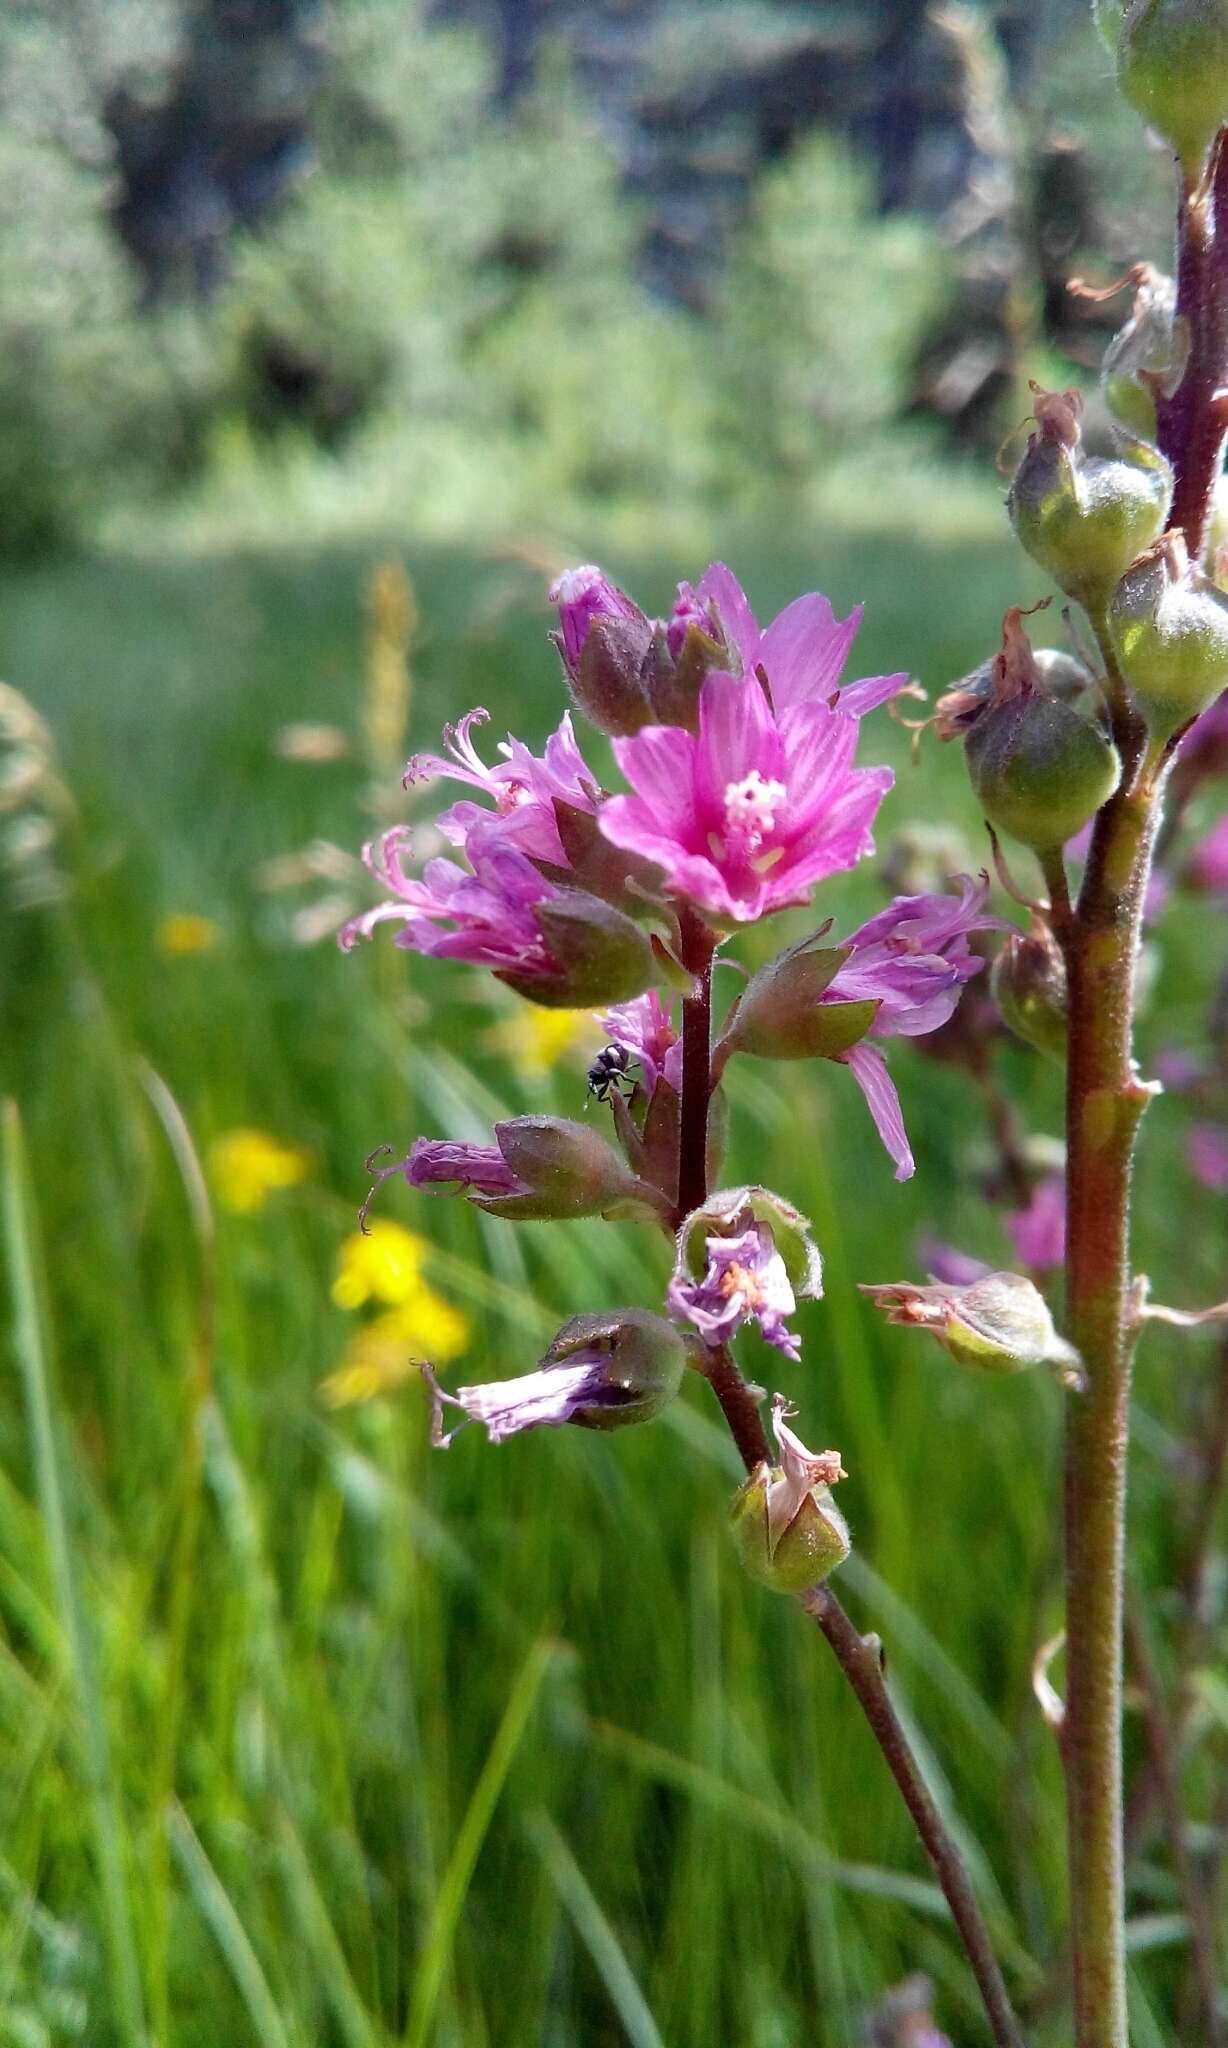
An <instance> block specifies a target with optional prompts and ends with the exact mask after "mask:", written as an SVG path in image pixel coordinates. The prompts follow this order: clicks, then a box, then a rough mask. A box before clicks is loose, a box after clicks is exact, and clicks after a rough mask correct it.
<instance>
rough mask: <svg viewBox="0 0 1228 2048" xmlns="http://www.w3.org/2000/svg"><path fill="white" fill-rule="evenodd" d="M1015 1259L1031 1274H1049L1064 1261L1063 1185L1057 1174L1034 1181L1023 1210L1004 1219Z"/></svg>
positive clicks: (1064, 1188)
mask: <svg viewBox="0 0 1228 2048" xmlns="http://www.w3.org/2000/svg"><path fill="white" fill-rule="evenodd" d="M1006 1227H1007V1230H1008V1231H1009V1232H1010V1237H1011V1243H1012V1244H1013V1245H1014V1247H1015V1257H1016V1258H1017V1259H1018V1261H1019V1263H1020V1265H1021V1266H1026V1267H1027V1268H1028V1269H1029V1271H1030V1272H1033V1273H1048V1272H1052V1271H1053V1270H1054V1269H1055V1268H1056V1267H1058V1266H1060V1265H1061V1264H1062V1263H1063V1261H1064V1259H1065V1257H1066V1183H1065V1181H1064V1179H1063V1177H1062V1175H1061V1174H1060V1173H1050V1174H1046V1175H1045V1178H1044V1179H1043V1180H1040V1181H1037V1183H1036V1186H1035V1187H1034V1188H1033V1190H1032V1198H1031V1200H1030V1202H1029V1203H1028V1206H1027V1208H1026V1209H1015V1210H1013V1211H1012V1212H1011V1214H1010V1215H1008V1216H1007V1218H1006Z"/></svg>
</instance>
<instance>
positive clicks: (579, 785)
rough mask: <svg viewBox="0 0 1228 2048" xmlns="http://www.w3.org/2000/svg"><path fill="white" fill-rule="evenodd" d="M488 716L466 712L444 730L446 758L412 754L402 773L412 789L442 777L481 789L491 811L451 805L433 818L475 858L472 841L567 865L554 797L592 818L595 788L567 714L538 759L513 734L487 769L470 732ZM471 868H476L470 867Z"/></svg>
mask: <svg viewBox="0 0 1228 2048" xmlns="http://www.w3.org/2000/svg"><path fill="white" fill-rule="evenodd" d="M489 716H490V714H489V712H487V711H483V710H482V709H481V707H480V706H479V708H478V709H477V710H474V711H467V712H466V713H465V716H464V717H463V718H461V719H459V720H458V721H457V723H456V724H455V725H446V726H445V727H444V731H443V741H444V746H445V748H446V750H447V751H446V754H415V755H414V756H413V758H412V760H411V761H410V762H409V764H408V766H407V767H406V770H405V780H406V782H407V783H409V782H425V781H431V780H433V779H434V778H436V777H438V776H446V777H448V778H449V779H450V780H451V781H453V782H467V783H468V784H469V785H470V787H471V788H473V789H478V790H481V792H482V794H483V795H484V796H485V797H487V798H488V799H489V800H490V802H491V803H492V804H493V806H494V809H493V810H487V809H486V808H485V807H484V806H483V805H481V804H475V803H472V802H470V801H467V800H462V801H461V802H460V803H457V804H453V805H452V806H451V808H450V809H449V810H446V811H444V812H443V813H442V814H441V815H440V817H439V818H438V819H437V821H436V822H437V824H438V826H439V829H440V831H441V832H442V833H443V835H444V837H445V838H446V839H447V840H449V841H450V842H451V844H452V845H453V846H461V847H464V848H465V850H466V852H467V853H469V855H470V858H471V859H472V857H473V845H472V844H471V841H474V837H475V834H476V835H477V837H476V845H477V846H478V848H479V849H480V848H481V847H483V846H488V845H490V844H492V843H493V841H494V840H495V839H498V840H499V841H500V842H501V843H503V844H504V845H508V846H514V847H515V848H516V849H517V850H518V851H519V852H521V853H524V854H527V855H528V856H529V857H530V858H531V859H533V860H544V861H550V862H552V863H553V864H554V865H555V866H557V867H566V866H567V865H568V861H567V856H566V854H565V853H564V851H563V845H562V841H561V840H560V838H559V830H558V824H557V822H556V819H555V811H554V805H555V800H556V798H557V799H559V800H561V801H562V802H563V803H567V804H570V805H571V806H572V807H573V808H574V809H576V810H580V811H592V810H593V809H594V806H595V796H596V785H595V783H594V781H593V777H592V774H591V773H590V771H589V768H588V766H587V765H586V763H585V760H584V756H583V755H582V754H581V752H580V749H579V746H578V745H577V743H576V736H575V732H574V730H573V728H572V723H571V714H570V712H565V713H564V715H563V718H562V721H561V723H560V725H559V727H558V730H557V732H554V733H552V734H551V736H550V738H549V739H548V740H547V741H546V746H545V751H544V752H543V753H542V754H541V755H540V756H538V755H537V754H534V753H532V752H530V750H529V748H528V747H526V745H525V744H524V741H523V740H518V739H515V738H514V737H513V736H512V735H511V734H509V735H508V737H507V739H505V740H501V741H500V742H499V752H500V754H501V755H502V756H503V759H502V760H500V761H496V762H494V763H493V764H492V765H490V766H488V765H487V763H486V762H485V761H483V760H482V758H481V756H480V754H479V753H478V751H477V748H476V746H475V745H474V742H473V728H474V726H475V725H481V724H484V723H485V721H486V720H487V719H488V718H489ZM475 865H476V863H475Z"/></svg>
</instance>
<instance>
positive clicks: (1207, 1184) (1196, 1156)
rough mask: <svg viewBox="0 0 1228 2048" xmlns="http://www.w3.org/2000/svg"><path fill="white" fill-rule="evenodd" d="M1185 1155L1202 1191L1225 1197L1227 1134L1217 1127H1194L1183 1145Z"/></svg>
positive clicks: (1216, 1125)
mask: <svg viewBox="0 0 1228 2048" xmlns="http://www.w3.org/2000/svg"><path fill="white" fill-rule="evenodd" d="M1185 1156H1186V1161H1187V1163H1188V1165H1189V1169H1190V1172H1191V1173H1192V1174H1193V1176H1194V1178H1195V1180H1197V1181H1201V1183H1202V1185H1203V1187H1204V1188H1207V1189H1209V1190H1210V1192H1211V1193H1212V1194H1213V1195H1222V1194H1228V1131H1225V1130H1223V1128H1222V1127H1221V1126H1220V1125H1219V1124H1208V1123H1199V1124H1195V1125H1194V1126H1193V1128H1192V1129H1191V1131H1190V1134H1189V1137H1188V1138H1187V1139H1186V1142H1185Z"/></svg>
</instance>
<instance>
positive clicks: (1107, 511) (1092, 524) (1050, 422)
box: [1006, 389, 1173, 612]
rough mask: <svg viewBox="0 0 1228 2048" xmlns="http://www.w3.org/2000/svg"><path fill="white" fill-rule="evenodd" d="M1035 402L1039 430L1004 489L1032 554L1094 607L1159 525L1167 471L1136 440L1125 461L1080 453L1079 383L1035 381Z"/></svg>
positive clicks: (1167, 492)
mask: <svg viewBox="0 0 1228 2048" xmlns="http://www.w3.org/2000/svg"><path fill="white" fill-rule="evenodd" d="M1034 407H1035V412H1036V430H1035V432H1034V433H1033V434H1031V435H1030V437H1029V439H1028V446H1027V452H1026V453H1025V455H1024V458H1023V461H1022V462H1021V463H1020V465H1019V468H1018V470H1017V471H1016V474H1015V480H1014V482H1013V483H1012V485H1011V487H1010V491H1009V493H1008V494H1007V500H1006V502H1007V509H1008V510H1009V512H1010V516H1011V523H1012V525H1013V526H1014V529H1015V532H1016V533H1017V535H1018V536H1019V539H1020V541H1021V543H1022V545H1023V546H1024V547H1025V548H1026V549H1027V551H1028V553H1029V554H1030V555H1031V557H1032V559H1033V560H1034V561H1036V562H1039V563H1040V565H1041V567H1042V569H1045V570H1047V572H1048V573H1049V575H1050V576H1052V577H1053V579H1054V581H1055V582H1056V583H1057V584H1058V585H1059V586H1060V588H1061V589H1062V590H1064V591H1065V592H1066V594H1067V595H1068V596H1069V597H1073V598H1077V600H1078V602H1079V603H1080V604H1081V605H1083V606H1085V607H1086V609H1087V610H1089V611H1092V612H1095V611H1098V610H1099V609H1100V608H1101V607H1103V605H1104V604H1105V603H1106V602H1107V600H1108V597H1109V594H1110V592H1111V591H1112V589H1113V586H1114V584H1115V583H1116V582H1117V579H1118V577H1119V576H1120V575H1121V573H1122V571H1123V570H1124V569H1125V568H1126V567H1127V565H1128V564H1129V563H1130V562H1132V561H1133V560H1134V557H1135V556H1136V555H1137V554H1138V552H1139V550H1140V549H1141V548H1145V547H1148V546H1150V544H1151V542H1152V541H1153V540H1154V539H1155V537H1156V535H1157V534H1158V533H1159V531H1160V529H1161V527H1162V526H1163V524H1164V521H1165V518H1166V517H1167V514H1168V507H1169V502H1170V500H1171V497H1172V484H1173V478H1172V471H1171V469H1170V468H1169V465H1168V464H1167V462H1165V460H1164V458H1163V456H1161V455H1159V454H1158V453H1157V452H1156V450H1155V449H1154V448H1149V447H1147V445H1146V444H1145V443H1144V442H1141V441H1137V442H1131V443H1130V450H1131V459H1130V460H1128V461H1124V460H1117V459H1110V458H1108V457H1104V456H1094V455H1085V454H1084V452H1083V446H1082V440H1083V435H1082V428H1081V425H1080V419H1081V415H1082V410H1083V401H1082V399H1081V398H1080V396H1079V394H1078V392H1077V391H1041V390H1039V389H1036V390H1035V397H1034Z"/></svg>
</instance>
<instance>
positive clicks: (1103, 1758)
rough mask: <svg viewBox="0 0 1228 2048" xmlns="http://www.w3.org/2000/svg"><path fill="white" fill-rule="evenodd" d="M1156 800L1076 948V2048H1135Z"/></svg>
mask: <svg viewBox="0 0 1228 2048" xmlns="http://www.w3.org/2000/svg"><path fill="white" fill-rule="evenodd" d="M1156 809H1157V805H1156V800H1155V798H1154V797H1153V796H1152V795H1151V794H1150V792H1149V791H1147V790H1142V791H1128V790H1127V791H1126V792H1125V793H1123V794H1121V795H1119V796H1118V797H1116V798H1114V799H1113V801H1112V802H1111V803H1110V804H1109V805H1107V806H1106V808H1105V809H1104V810H1103V811H1102V812H1101V813H1100V816H1099V818H1098V819H1097V821H1096V828H1095V831H1094V833H1093V837H1092V846H1091V852H1090V854H1089V856H1088V864H1087V873H1086V876H1085V879H1084V884H1083V889H1082V891H1081V894H1080V898H1079V908H1078V913H1077V917H1076V919H1075V922H1074V925H1073V927H1072V928H1071V930H1070V931H1069V933H1068V937H1067V949H1066V950H1067V971H1068V975H1069V981H1070V1041H1069V1064H1068V1072H1067V1098H1066V1146H1067V1257H1066V1287H1067V1315H1068V1323H1069V1334H1070V1336H1071V1338H1072V1340H1073V1342H1074V1343H1075V1344H1076V1345H1077V1347H1078V1349H1079V1351H1080V1352H1081V1353H1082V1356H1083V1362H1084V1365H1085V1367H1086V1370H1087V1375H1088V1388H1087V1392H1086V1393H1085V1394H1083V1395H1081V1396H1078V1397H1075V1398H1073V1399H1072V1400H1071V1401H1070V1403H1069V1405H1068V1409H1067V1422H1066V1475H1065V1503H1066V1671H1067V1687H1066V1719H1065V1723H1064V1731H1063V1755H1064V1759H1065V1764H1066V1790H1067V1826H1068V1836H1069V1853H1070V1887H1071V1922H1072V1927H1071V1938H1072V1951H1073V1961H1074V2005H1075V2048H1126V1977H1125V1938H1124V1937H1125V1927H1124V1920H1125V1894H1124V1883H1123V1874H1122V1862H1123V1859H1122V1840H1121V1795H1122V1769H1121V1662H1122V1597H1123V1586H1124V1551H1125V1512H1126V1454H1127V1439H1128V1431H1129V1424H1128V1408H1129V1396H1130V1367H1131V1357H1132V1351H1133V1337H1132V1333H1131V1331H1130V1328H1129V1318H1128V1309H1129V1288H1130V1246H1129V1216H1130V1176H1131V1168H1132V1164H1133V1156H1134V1142H1135V1136H1136V1133H1137V1130H1138V1123H1139V1118H1140V1116H1141V1113H1142V1110H1143V1108H1144V1106H1145V1104H1146V1102H1147V1099H1148V1094H1149V1091H1148V1090H1147V1089H1146V1088H1145V1087H1144V1086H1143V1085H1142V1083H1141V1082H1140V1081H1139V1080H1138V1078H1137V1076H1136V1074H1135V1071H1134V1063H1133V1056H1132V1029H1133V1016H1134V973H1135V961H1136V957H1137V953H1138V941H1139V931H1140V927H1141V923H1142V913H1143V898H1144V894H1145V890H1146V883H1147V874H1148V867H1149V860H1150V851H1151V845H1152V841H1153V838H1154V832H1155V822H1156Z"/></svg>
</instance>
